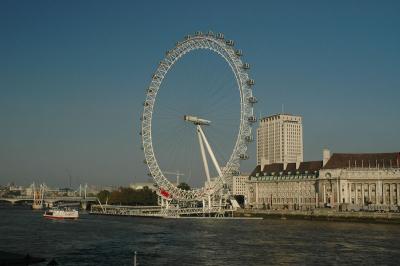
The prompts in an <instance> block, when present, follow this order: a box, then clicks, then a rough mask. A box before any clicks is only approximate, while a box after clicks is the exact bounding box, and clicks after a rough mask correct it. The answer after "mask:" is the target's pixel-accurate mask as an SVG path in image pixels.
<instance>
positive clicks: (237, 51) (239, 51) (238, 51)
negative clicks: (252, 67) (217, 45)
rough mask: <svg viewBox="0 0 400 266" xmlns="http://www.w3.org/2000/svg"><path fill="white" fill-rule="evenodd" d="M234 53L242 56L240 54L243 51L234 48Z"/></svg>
mask: <svg viewBox="0 0 400 266" xmlns="http://www.w3.org/2000/svg"><path fill="white" fill-rule="evenodd" d="M235 54H236V55H237V56H242V55H243V52H242V50H236V51H235Z"/></svg>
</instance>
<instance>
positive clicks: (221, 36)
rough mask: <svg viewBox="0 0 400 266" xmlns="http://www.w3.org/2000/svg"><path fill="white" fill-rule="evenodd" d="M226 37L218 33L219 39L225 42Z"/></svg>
mask: <svg viewBox="0 0 400 266" xmlns="http://www.w3.org/2000/svg"><path fill="white" fill-rule="evenodd" d="M224 38H225V37H224V34H222V33H217V39H221V40H223V39H224Z"/></svg>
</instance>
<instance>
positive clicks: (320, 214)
mask: <svg viewBox="0 0 400 266" xmlns="http://www.w3.org/2000/svg"><path fill="white" fill-rule="evenodd" d="M235 216H238V217H262V218H265V219H302V220H315V221H336V222H366V223H392V224H399V225H400V213H392V212H361V211H360V212H340V211H336V210H332V209H315V210H313V211H290V210H259V209H240V210H237V211H236V212H235Z"/></svg>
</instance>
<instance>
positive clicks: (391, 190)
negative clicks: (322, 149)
mask: <svg viewBox="0 0 400 266" xmlns="http://www.w3.org/2000/svg"><path fill="white" fill-rule="evenodd" d="M399 163H400V153H364V154H344V153H335V154H333V155H332V157H330V158H329V160H328V161H327V163H326V164H325V165H324V167H323V168H322V169H321V170H320V177H319V182H318V190H319V191H320V193H319V194H320V196H319V203H320V204H319V206H332V207H337V208H344V209H351V210H353V209H354V210H358V209H365V210H397V207H398V206H400V165H399Z"/></svg>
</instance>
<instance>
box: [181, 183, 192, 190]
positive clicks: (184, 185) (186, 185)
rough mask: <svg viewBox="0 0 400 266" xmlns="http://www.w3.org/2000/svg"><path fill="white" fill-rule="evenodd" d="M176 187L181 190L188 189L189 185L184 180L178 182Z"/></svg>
mask: <svg viewBox="0 0 400 266" xmlns="http://www.w3.org/2000/svg"><path fill="white" fill-rule="evenodd" d="M178 188H180V189H182V190H190V186H189V185H188V184H186V183H184V182H182V183H180V184H179V185H178Z"/></svg>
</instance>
